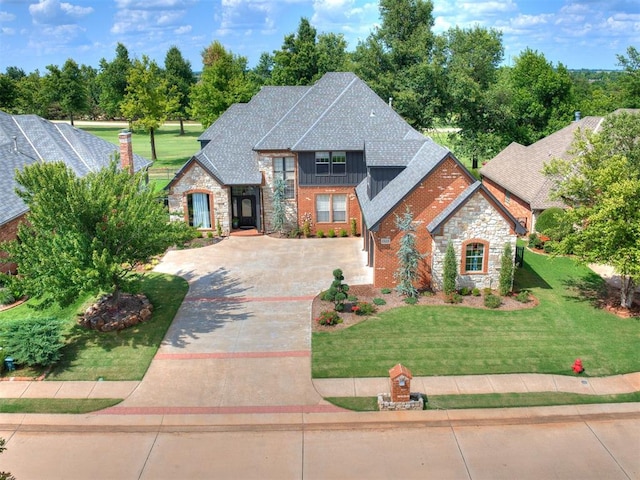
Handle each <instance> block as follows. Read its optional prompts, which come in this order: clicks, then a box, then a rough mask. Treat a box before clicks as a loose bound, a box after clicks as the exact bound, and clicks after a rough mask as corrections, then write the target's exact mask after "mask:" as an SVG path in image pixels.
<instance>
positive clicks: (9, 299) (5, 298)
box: [0, 287, 16, 305]
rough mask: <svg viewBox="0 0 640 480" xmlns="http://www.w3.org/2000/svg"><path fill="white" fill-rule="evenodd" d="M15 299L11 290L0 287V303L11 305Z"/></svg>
mask: <svg viewBox="0 0 640 480" xmlns="http://www.w3.org/2000/svg"><path fill="white" fill-rule="evenodd" d="M15 301H16V297H14V295H13V292H11V290H9V289H8V288H5V287H0V305H11V304H12V303H13V302H15Z"/></svg>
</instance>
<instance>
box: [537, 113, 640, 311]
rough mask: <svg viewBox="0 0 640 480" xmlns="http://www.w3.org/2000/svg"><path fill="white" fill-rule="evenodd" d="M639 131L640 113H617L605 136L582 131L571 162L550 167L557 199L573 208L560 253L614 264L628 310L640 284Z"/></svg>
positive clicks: (562, 161) (607, 122) (604, 129)
mask: <svg viewBox="0 0 640 480" xmlns="http://www.w3.org/2000/svg"><path fill="white" fill-rule="evenodd" d="M639 128H640V115H630V114H626V113H622V114H617V115H612V116H611V117H609V118H608V119H606V120H605V122H604V123H603V126H602V130H601V132H599V133H592V132H590V131H586V132H579V135H578V136H577V138H576V140H575V142H574V145H573V152H572V153H573V156H572V158H570V159H554V160H553V161H551V162H550V163H549V164H548V165H546V166H545V173H546V174H547V175H549V176H550V178H551V179H552V180H553V181H554V182H555V186H554V197H555V198H558V199H562V201H564V202H565V203H566V204H567V205H568V206H570V207H571V208H569V209H568V210H567V213H566V215H565V219H566V224H567V225H568V226H569V227H570V233H569V234H568V235H566V236H565V237H564V238H563V239H562V240H561V241H559V242H558V243H557V244H555V246H556V248H557V250H558V251H559V252H560V253H574V254H575V255H576V256H577V257H578V258H580V259H581V260H583V261H585V262H589V263H603V264H608V265H611V266H613V267H614V268H615V270H616V272H617V273H618V274H619V275H620V277H621V280H622V281H621V283H622V288H621V293H620V303H621V305H622V306H623V307H626V308H629V307H630V306H631V305H632V303H633V297H634V290H635V286H636V285H638V284H640V162H638V158H639V156H638V153H639V150H640V147H639V146H638V136H637V133H638V131H639V130H638V129H639Z"/></svg>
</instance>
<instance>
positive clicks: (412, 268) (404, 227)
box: [393, 207, 423, 297]
mask: <svg viewBox="0 0 640 480" xmlns="http://www.w3.org/2000/svg"><path fill="white" fill-rule="evenodd" d="M396 227H397V228H398V230H400V231H401V232H402V237H401V238H400V248H398V251H397V253H396V256H397V257H398V269H397V270H396V271H395V273H394V274H393V276H394V277H395V278H396V280H397V281H398V285H397V287H396V290H397V291H398V293H400V294H401V295H405V296H407V297H417V296H418V289H417V288H416V287H415V281H416V280H417V279H418V273H419V272H418V267H419V265H420V260H421V259H422V258H423V255H422V254H421V253H420V252H419V251H418V247H417V246H416V227H415V226H414V225H413V214H412V213H411V211H410V210H409V208H408V207H407V210H406V211H405V212H404V213H403V214H402V216H398V215H396Z"/></svg>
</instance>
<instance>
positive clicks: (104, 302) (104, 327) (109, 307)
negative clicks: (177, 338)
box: [78, 293, 153, 332]
mask: <svg viewBox="0 0 640 480" xmlns="http://www.w3.org/2000/svg"><path fill="white" fill-rule="evenodd" d="M120 304H121V305H122V306H121V307H120V308H116V307H114V306H113V304H112V296H111V295H107V296H104V297H102V298H101V299H100V300H99V301H98V302H97V303H96V304H94V305H91V306H90V307H89V308H87V310H86V311H85V314H84V315H82V316H80V318H79V319H78V324H79V325H81V326H83V327H85V328H90V329H92V330H97V331H99V332H112V331H116V330H122V329H125V328H128V327H132V326H134V325H137V324H138V323H141V322H145V321H147V320H149V318H151V312H152V311H153V305H151V302H149V300H148V299H147V297H145V296H144V295H142V294H138V295H131V294H127V293H122V294H120Z"/></svg>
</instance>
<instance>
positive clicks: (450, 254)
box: [442, 242, 458, 295]
mask: <svg viewBox="0 0 640 480" xmlns="http://www.w3.org/2000/svg"><path fill="white" fill-rule="evenodd" d="M457 278H458V261H457V260H456V251H455V250H454V248H453V243H451V242H449V243H448V244H447V251H446V252H445V254H444V267H443V272H442V290H444V293H445V295H450V294H452V293H453V292H455V291H456V280H457Z"/></svg>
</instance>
